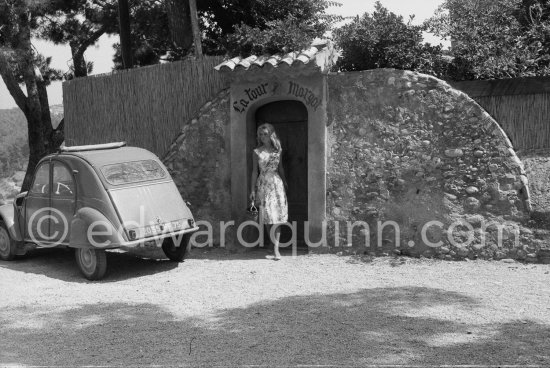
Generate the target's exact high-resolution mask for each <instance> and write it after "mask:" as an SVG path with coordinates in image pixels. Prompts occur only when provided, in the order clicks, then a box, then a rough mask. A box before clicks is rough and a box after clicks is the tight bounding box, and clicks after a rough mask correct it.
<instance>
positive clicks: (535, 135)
mask: <svg viewBox="0 0 550 368" xmlns="http://www.w3.org/2000/svg"><path fill="white" fill-rule="evenodd" d="M451 85H452V86H453V87H455V88H457V89H459V90H462V91H463V92H465V93H466V94H468V95H469V96H470V97H472V98H473V99H474V100H475V101H476V102H477V103H478V104H479V105H480V106H481V107H483V108H484V109H485V110H486V111H487V112H488V113H489V114H490V115H491V116H492V117H493V118H494V119H495V120H496V121H497V122H498V123H499V124H500V126H501V127H502V129H504V131H505V132H506V133H507V134H508V137H509V138H510V140H511V141H512V144H513V145H514V148H515V149H516V151H518V152H519V153H526V152H531V151H537V150H547V149H550V77H530V78H513V79H503V80H494V81H466V82H455V83H451Z"/></svg>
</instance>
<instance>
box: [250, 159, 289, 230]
mask: <svg viewBox="0 0 550 368" xmlns="http://www.w3.org/2000/svg"><path fill="white" fill-rule="evenodd" d="M254 153H255V154H256V155H257V156H258V166H259V167H260V174H259V175H258V180H257V181H256V200H257V201H258V202H259V205H260V213H259V215H260V222H263V223H264V224H280V223H285V222H287V221H288V203H287V200H286V193H285V187H284V185H283V180H282V179H281V177H280V176H279V173H278V171H277V169H278V167H279V161H280V159H281V152H269V151H265V150H259V149H258V148H256V149H254Z"/></svg>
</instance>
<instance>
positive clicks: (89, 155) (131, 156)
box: [59, 147, 158, 167]
mask: <svg viewBox="0 0 550 368" xmlns="http://www.w3.org/2000/svg"><path fill="white" fill-rule="evenodd" d="M59 154H60V155H66V156H76V157H80V158H82V159H84V160H86V161H88V162H89V163H90V164H92V165H93V166H97V167H102V166H104V165H109V164H115V163H119V162H130V161H141V160H155V161H158V157H157V156H155V155H154V154H153V153H151V152H149V151H147V150H145V149H143V148H138V147H118V148H108V149H94V150H82V151H66V152H63V151H62V152H60V153H59Z"/></svg>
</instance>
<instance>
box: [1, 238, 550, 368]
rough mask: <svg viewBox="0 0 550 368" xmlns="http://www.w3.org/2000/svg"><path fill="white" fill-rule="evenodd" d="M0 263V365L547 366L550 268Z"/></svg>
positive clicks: (112, 258) (230, 259) (294, 261)
mask: <svg viewBox="0 0 550 368" xmlns="http://www.w3.org/2000/svg"><path fill="white" fill-rule="evenodd" d="M108 262H109V269H108V274H107V277H106V279H105V280H103V281H101V282H88V281H86V280H85V279H83V278H82V277H81V276H80V274H79V271H78V269H77V266H76V264H75V262H74V257H73V253H72V252H69V251H65V250H52V249H48V250H41V251H36V252H35V253H34V254H32V255H31V256H30V257H28V258H26V259H22V260H18V261H15V262H0V295H1V299H0V307H1V313H0V341H1V347H0V366H2V365H11V364H13V365H40V366H44V365H46V366H47V365H65V366H82V365H94V366H97V365H101V366H113V365H118V366H148V365H160V366H168V365H170V366H173V365H203V366H235V365H270V366H293V365H301V364H305V365H331V366H332V365H347V366H350V365H360V366H364V365H369V364H373V365H377V364H390V365H401V364H403V365H435V364H437V365H439V364H455V365H457V364H464V365H466V364H476V365H477V364H486V365H499V364H518V365H527V364H534V365H550V348H549V347H550V345H549V339H550V288H549V286H548V285H549V282H550V266H549V265H540V264H539V265H532V264H530V265H524V264H521V263H506V262H494V261H493V262H487V261H469V262H445V261H439V260H427V259H410V258H390V257H386V258H375V259H370V258H363V259H361V258H357V257H353V256H337V255H331V254H324V255H301V256H298V257H295V258H293V257H290V256H287V257H284V258H283V260H282V261H279V262H275V261H273V260H270V259H266V256H265V253H264V252H263V251H250V252H247V253H242V254H230V253H227V252H225V251H223V250H219V249H218V250H209V251H206V250H202V249H193V251H192V253H191V255H190V257H189V259H188V260H186V261H185V262H184V263H182V264H180V265H177V264H174V263H171V262H168V261H166V260H156V259H144V258H141V257H137V256H135V255H134V254H127V253H109V255H108Z"/></svg>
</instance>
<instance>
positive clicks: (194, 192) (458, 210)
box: [164, 69, 543, 261]
mask: <svg viewBox="0 0 550 368" xmlns="http://www.w3.org/2000/svg"><path fill="white" fill-rule="evenodd" d="M230 108H231V105H230V97H229V93H228V91H222V92H221V93H220V94H219V95H218V96H217V97H216V98H215V99H214V100H213V101H211V102H209V103H207V104H206V105H205V106H203V107H202V108H201V110H200V111H199V113H198V115H197V116H196V117H195V118H194V119H192V120H191V121H190V122H186V123H185V124H184V125H183V128H182V132H181V133H180V134H179V136H178V137H177V138H176V139H175V140H174V142H173V144H172V146H171V147H170V150H169V151H168V152H167V154H166V155H165V156H164V162H165V163H166V165H167V167H168V169H169V170H170V172H171V174H172V175H173V177H174V179H175V181H176V184H177V185H178V188H179V189H180V191H181V193H182V196H183V197H184V199H186V200H189V201H190V202H191V204H192V207H191V209H192V211H193V213H194V215H195V217H196V219H197V220H202V221H205V222H204V223H203V228H204V226H207V225H205V224H206V222H208V223H210V224H212V230H213V238H212V239H204V235H201V237H202V238H201V237H198V238H197V239H198V240H200V241H201V242H204V241H210V243H211V244H214V245H219V244H220V243H221V242H224V239H223V237H222V236H224V235H223V234H221V233H220V231H219V226H218V224H219V222H220V221H230V220H231V218H230V216H231V210H230V207H231V162H230V160H231V155H230V148H231V144H230V134H229V124H231V122H230ZM326 113H327V116H328V122H327V142H326V145H327V170H326V180H327V191H326V198H327V199H326V200H327V202H326V203H327V206H326V220H327V229H328V230H327V239H328V243H329V245H330V247H331V248H332V249H333V250H338V249H340V250H342V249H350V250H353V251H355V252H363V253H367V254H387V253H391V252H393V253H397V254H408V255H412V256H424V257H437V258H442V259H464V258H470V259H474V258H484V259H503V258H514V259H521V260H527V261H534V260H536V253H537V252H538V251H539V250H540V248H541V247H542V246H543V241H542V240H540V239H536V236H535V235H533V234H532V232H531V231H530V230H529V229H526V228H524V227H523V226H522V225H521V224H522V223H523V222H524V221H526V220H527V219H528V218H529V212H530V210H531V209H530V202H529V191H528V186H527V178H526V176H525V171H524V168H523V165H522V163H521V162H520V160H519V159H518V157H517V155H516V154H515V152H514V149H513V147H512V145H511V143H510V141H509V139H508V138H507V137H506V134H505V133H504V132H503V131H502V129H501V128H500V127H499V125H498V124H497V123H496V122H495V121H494V120H493V119H492V118H491V117H490V116H489V115H488V114H487V113H486V112H485V111H484V110H483V109H482V108H481V107H479V105H477V104H476V103H475V102H474V101H473V100H472V99H470V98H469V97H468V96H467V95H465V94H463V93H462V92H459V91H458V90H455V89H453V88H451V87H450V86H449V85H448V84H446V83H445V82H443V81H441V80H438V79H436V78H434V77H431V76H427V75H422V74H417V73H413V72H407V71H400V70H392V69H377V70H370V71H364V72H356V73H338V74H329V76H328V101H327V111H326ZM245 206H246V204H245V203H243V210H244V208H245ZM354 222H355V223H356V225H357V226H355V227H354V228H352V229H348V228H347V226H348V224H349V223H354ZM384 223H385V224H386V225H385V226H383V225H382V224H384ZM388 224H390V225H388ZM391 224H393V225H391ZM394 225H395V226H394ZM397 229H398V230H397ZM348 230H351V231H348ZM348 233H349V234H348ZM227 237H228V238H230V236H227ZM225 245H226V246H234V247H235V244H225Z"/></svg>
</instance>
